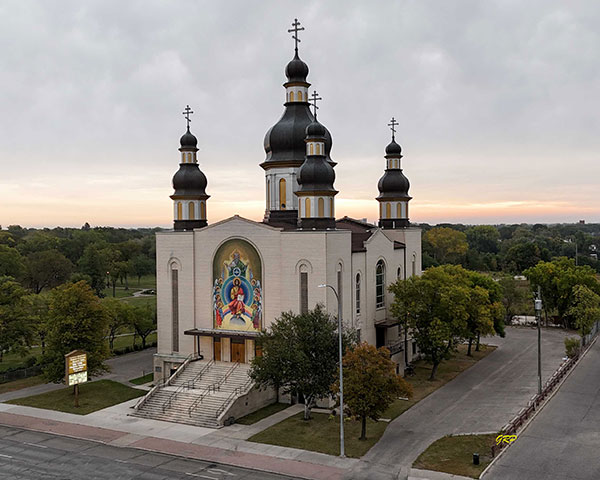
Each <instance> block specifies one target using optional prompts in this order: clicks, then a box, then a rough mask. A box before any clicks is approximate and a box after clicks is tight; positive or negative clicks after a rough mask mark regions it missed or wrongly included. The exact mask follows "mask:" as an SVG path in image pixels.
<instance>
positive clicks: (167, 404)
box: [162, 353, 198, 413]
mask: <svg viewBox="0 0 600 480" xmlns="http://www.w3.org/2000/svg"><path fill="white" fill-rule="evenodd" d="M197 357H198V354H196V353H190V354H189V355H188V356H187V357H186V359H185V360H184V361H183V363H182V364H181V365H180V366H179V367H178V368H177V370H176V371H175V372H174V373H173V375H171V376H170V377H169V379H168V380H167V382H166V385H170V384H171V382H173V381H174V380H175V379H176V378H177V377H178V376H179V375H180V374H181V372H183V370H184V369H185V367H187V365H188V364H189V363H190V362H191V361H192V360H193V359H194V358H197ZM186 386H187V385H186V383H183V384H182V385H180V386H179V387H178V388H177V390H175V391H174V392H173V393H172V394H171V395H169V398H167V400H166V401H165V402H164V403H163V404H162V411H163V413H164V412H165V410H166V409H167V408H170V407H171V405H172V404H173V400H175V398H176V397H177V395H179V394H180V393H181V392H182V391H183V390H185V389H186Z"/></svg>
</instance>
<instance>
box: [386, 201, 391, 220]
mask: <svg viewBox="0 0 600 480" xmlns="http://www.w3.org/2000/svg"><path fill="white" fill-rule="evenodd" d="M385 218H392V204H391V203H389V202H388V203H386V204H385Z"/></svg>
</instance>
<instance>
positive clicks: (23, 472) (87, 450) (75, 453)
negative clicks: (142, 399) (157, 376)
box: [0, 426, 293, 480]
mask: <svg viewBox="0 0 600 480" xmlns="http://www.w3.org/2000/svg"><path fill="white" fill-rule="evenodd" d="M292 478H293V477H285V476H281V475H273V474H268V473H264V472H257V471H254V470H247V469H243V468H237V467H231V466H223V465H216V464H211V463H208V462H201V461H197V460H188V459H185V458H180V457H175V456H169V455H163V454H158V453H152V452H145V451H143V450H137V449H132V448H123V447H112V446H109V445H104V444H99V443H95V442H90V441H87V440H78V439H73V438H68V437H61V436H57V435H50V434H47V433H39V432H33V431H28V430H21V429H18V428H8V427H1V426H0V479H1V480H13V479H15V480H17V479H18V480H37V479H61V480H67V479H68V480H78V479H86V480H96V479H99V480H102V479H106V480H126V479H127V480H128V479H136V480H163V479H164V480H167V479H169V480H179V479H181V480H183V479H185V480H194V479H197V480H225V479H227V480H285V479H290V480H292Z"/></svg>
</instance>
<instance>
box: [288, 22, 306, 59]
mask: <svg viewBox="0 0 600 480" xmlns="http://www.w3.org/2000/svg"><path fill="white" fill-rule="evenodd" d="M292 27H294V28H290V29H289V30H288V33H292V32H294V34H293V35H292V38H293V39H294V42H295V48H296V53H298V42H300V41H301V40H300V39H299V38H298V32H300V31H301V30H304V27H300V22H299V21H298V19H297V18H294V23H292Z"/></svg>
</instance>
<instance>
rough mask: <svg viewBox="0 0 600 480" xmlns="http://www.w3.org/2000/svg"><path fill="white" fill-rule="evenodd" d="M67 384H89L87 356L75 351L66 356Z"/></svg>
mask: <svg viewBox="0 0 600 480" xmlns="http://www.w3.org/2000/svg"><path fill="white" fill-rule="evenodd" d="M65 382H66V384H67V385H68V386H71V385H78V384H80V383H84V382H87V354H86V353H85V352H83V351H81V350H74V351H72V352H71V353H67V354H66V355H65Z"/></svg>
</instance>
